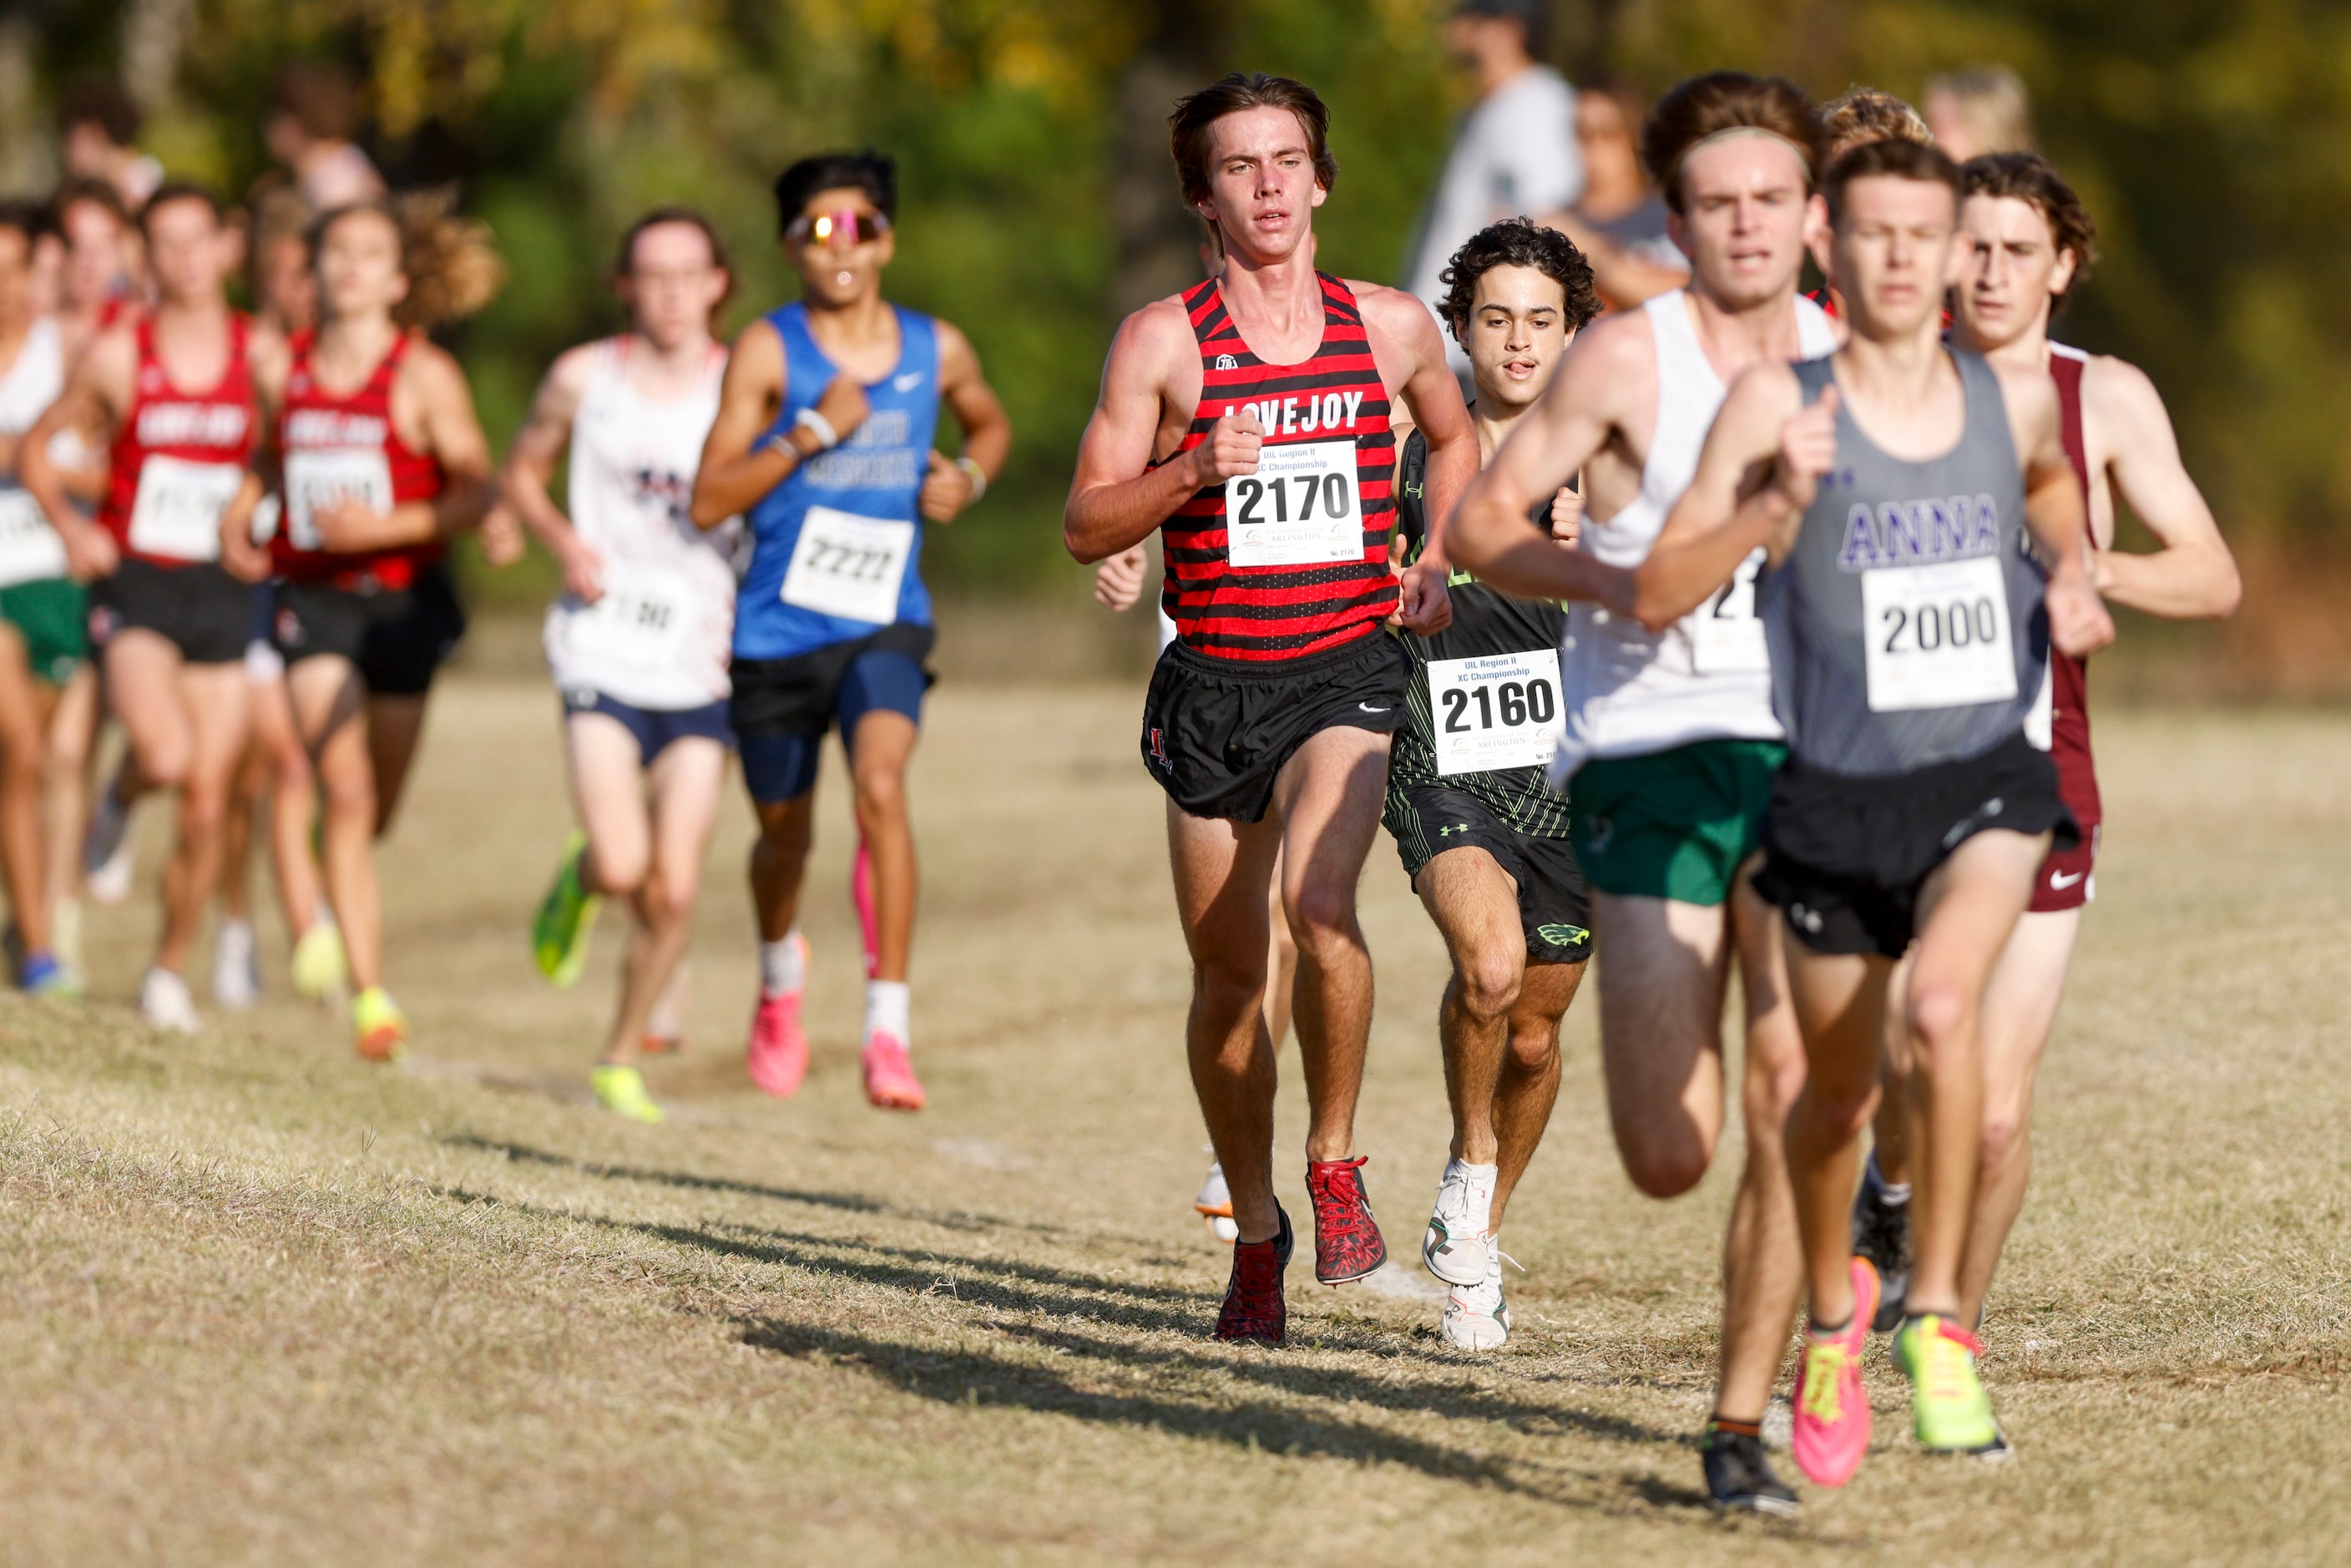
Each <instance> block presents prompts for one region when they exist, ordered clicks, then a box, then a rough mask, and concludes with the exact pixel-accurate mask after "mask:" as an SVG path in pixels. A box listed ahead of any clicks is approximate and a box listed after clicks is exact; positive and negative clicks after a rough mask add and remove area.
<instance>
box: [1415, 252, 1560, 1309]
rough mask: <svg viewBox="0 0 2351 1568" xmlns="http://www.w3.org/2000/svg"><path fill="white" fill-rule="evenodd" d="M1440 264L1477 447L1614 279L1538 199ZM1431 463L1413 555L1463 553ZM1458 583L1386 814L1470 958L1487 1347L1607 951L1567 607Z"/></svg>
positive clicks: (1549, 500)
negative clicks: (1599, 920)
mask: <svg viewBox="0 0 2351 1568" xmlns="http://www.w3.org/2000/svg"><path fill="white" fill-rule="evenodd" d="M1441 280H1442V282H1443V283H1444V285H1445V287H1446V295H1445V298H1444V300H1443V301H1442V305H1443V313H1444V315H1445V318H1446V320H1447V324H1448V325H1449V326H1450V327H1451V329H1452V330H1453V335H1454V337H1455V338H1456V339H1457V340H1459V342H1460V344H1461V347H1462V349H1463V350H1464V352H1465V353H1466V355H1467V357H1468V361H1469V375H1470V382H1471V385H1472V386H1473V387H1474V388H1475V389H1476V391H1477V394H1478V398H1477V402H1475V403H1474V404H1473V405H1472V406H1471V412H1472V413H1473V414H1474V415H1475V416H1476V419H1477V429H1478V448H1479V452H1480V454H1482V455H1489V456H1490V455H1492V453H1493V452H1494V450H1495V448H1497V447H1498V446H1499V445H1500V444H1501V443H1502V440H1503V438H1504V437H1505V436H1506V435H1507V434H1509V433H1510V427H1511V426H1512V425H1513V424H1514V423H1517V421H1518V420H1520V418H1522V417H1523V416H1524V415H1525V414H1526V413H1527V411H1528V410H1529V409H1531V408H1532V407H1533V406H1534V404H1535V401H1536V400H1537V399H1538V398H1540V397H1541V396H1542V392H1543V389H1544V388H1545V387H1546V386H1548V385H1549V384H1550V383H1551V379H1552V374H1553V373H1554V372H1556V371H1558V369H1559V361H1560V357H1561V355H1562V354H1563V353H1564V352H1565V351H1566V350H1567V345H1568V343H1569V341H1570V340H1572V339H1573V337H1574V336H1575V334H1576V333H1577V332H1578V331H1580V330H1582V329H1583V326H1584V324H1585V323H1586V322H1588V321H1590V320H1591V319H1593V317H1594V316H1596V315H1598V314H1599V312H1600V296H1599V294H1598V292H1597V288H1596V286H1595V285H1594V283H1593V275H1592V267H1591V266H1590V265H1589V264H1588V263H1587V262H1585V260H1584V259H1583V255H1582V253H1581V252H1579V251H1578V250H1577V249H1576V248H1575V246H1573V244H1572V243H1570V242H1569V240H1568V238H1567V236H1566V235H1563V234H1561V233H1560V232H1559V231H1558V230H1556V229H1550V228H1539V227H1537V226H1536V225H1533V224H1531V223H1530V222H1528V221H1527V220H1526V219H1524V218H1505V219H1504V220H1503V221H1501V222H1500V223H1498V224H1493V225H1489V226H1488V227H1486V228H1483V229H1480V230H1479V232H1478V233H1476V234H1474V235H1470V236H1469V238H1468V240H1467V241H1465V242H1464V243H1463V245H1462V246H1461V248H1460V249H1459V250H1458V251H1455V252H1454V253H1453V256H1452V258H1451V260H1450V261H1449V262H1448V264H1447V267H1445V270H1444V273H1443V277H1442V279H1441ZM1427 466H1428V444H1427V443H1426V441H1425V440H1423V439H1422V437H1421V434H1420V432H1418V431H1414V432H1413V433H1412V434H1410V435H1408V436H1406V437H1405V444H1404V453H1403V455H1402V457H1401V459H1400V460H1399V461H1398V463H1397V465H1396V533H1397V538H1398V543H1399V545H1400V546H1401V547H1402V549H1403V552H1404V559H1407V560H1410V559H1417V558H1418V557H1419V556H1421V555H1422V554H1423V552H1424V551H1425V550H1430V549H1433V550H1435V551H1437V553H1438V555H1439V557H1440V559H1441V556H1442V551H1443V545H1444V539H1443V529H1442V528H1437V529H1434V530H1432V529H1431V528H1430V527H1429V518H1428V516H1427V513H1426V509H1425V506H1424V502H1425V499H1426V493H1427V484H1426V469H1427ZM1582 517H1583V506H1582V503H1581V502H1580V501H1579V499H1578V498H1577V497H1576V495H1575V493H1574V492H1573V490H1564V489H1563V490H1561V491H1559V492H1558V493H1556V494H1555V495H1552V496H1549V497H1545V498H1543V499H1542V500H1541V501H1539V502H1537V503H1536V504H1535V505H1534V506H1533V507H1531V509H1530V512H1529V515H1528V524H1529V531H1530V532H1533V533H1535V534H1536V535H1537V536H1538V537H1542V536H1545V535H1548V536H1550V537H1552V538H1558V539H1562V540H1564V541H1567V542H1570V543H1572V542H1573V540H1574V538H1575V534H1576V529H1577V528H1578V526H1579V524H1580V522H1581V520H1582ZM1432 534H1434V536H1435V538H1433V539H1432ZM1447 586H1448V588H1449V589H1450V590H1451V593H1452V600H1453V623H1452V624H1451V625H1449V626H1447V628H1446V629H1445V630H1444V631H1443V632H1438V633H1437V634H1436V635H1435V636H1432V637H1409V638H1407V639H1405V651H1406V652H1407V653H1410V654H1411V655H1412V662H1413V673H1412V684H1411V685H1410V686H1409V687H1408V688H1407V689H1406V695H1405V722H1404V725H1403V727H1400V728H1399V729H1398V730H1397V731H1396V736H1395V747H1394V750H1393V752H1392V753H1391V755H1390V757H1389V759H1388V799H1387V809H1386V811H1385V813H1384V821H1385V824H1386V827H1387V830H1388V832H1389V834H1390V835H1391V836H1392V837H1394V838H1395V844H1396V852H1397V854H1398V855H1399V856H1400V857H1401V858H1402V859H1403V861H1404V869H1405V875H1407V876H1409V877H1410V878H1411V879H1412V885H1413V889H1414V891H1415V892H1416V893H1418V894H1420V902H1421V904H1422V906H1423V907H1424V908H1426V910H1427V911H1428V917H1429V919H1430V920H1432V921H1434V922H1435V923H1436V925H1437V931H1438V933H1439V934H1440V935H1442V936H1444V938H1445V946H1446V949H1447V952H1448V953H1449V954H1450V955H1451V956H1452V959H1453V977H1452V979H1451V980H1450V981H1449V982H1448V983H1447V986H1446V988H1445V998H1444V1000H1443V1002H1442V1003H1440V1004H1439V1006H1438V1009H1437V1040H1438V1046H1439V1050H1440V1051H1441V1052H1442V1054H1443V1057H1444V1061H1445V1089H1446V1102H1447V1109H1448V1110H1449V1111H1450V1112H1451V1113H1452V1118H1453V1141H1452V1146H1451V1148H1450V1150H1449V1151H1448V1154H1449V1156H1450V1157H1448V1158H1447V1161H1446V1163H1445V1172H1444V1175H1443V1176H1441V1177H1440V1178H1439V1180H1438V1183H1437V1203H1436V1207H1435V1211H1434V1212H1433V1213H1432V1214H1431V1215H1430V1216H1429V1220H1428V1228H1427V1229H1426V1232H1425V1233H1424V1234H1423V1237H1422V1239H1421V1249H1420V1255H1421V1260H1422V1261H1423V1262H1424V1263H1426V1265H1427V1267H1428V1270H1429V1272H1430V1273H1432V1274H1435V1275H1436V1276H1437V1278H1438V1279H1440V1280H1442V1281H1445V1282H1446V1283H1447V1284H1448V1285H1450V1286H1452V1287H1453V1289H1452V1291H1451V1292H1450V1293H1449V1294H1448V1295H1447V1298H1446V1302H1445V1311H1444V1312H1443V1314H1442V1315H1441V1316H1440V1318H1439V1319H1438V1322H1437V1332H1438V1333H1439V1334H1440V1335H1441V1336H1442V1337H1443V1338H1444V1340H1445V1342H1446V1343H1447V1344H1450V1345H1452V1346H1454V1347H1455V1348H1456V1349H1458V1350H1473V1351H1484V1350H1494V1349H1498V1348H1499V1347H1500V1346H1501V1345H1502V1344H1503V1343H1505V1342H1507V1341H1508V1340H1509V1338H1510V1307H1509V1305H1508V1303H1507V1302H1506V1301H1504V1300H1503V1294H1502V1262H1503V1255H1502V1246H1501V1229H1502V1216H1503V1213H1504V1211H1505V1210H1506V1209H1507V1208H1508V1207H1509V1205H1510V1194H1511V1193H1512V1191H1514V1190H1515V1189H1516V1188H1517V1186H1518V1185H1519V1178H1520V1176H1522V1175H1523V1174H1524V1173H1525V1171H1526V1168H1527V1162H1528V1161H1529V1160H1531V1159H1532V1158H1533V1157H1534V1152H1535V1146H1536V1145H1538V1144H1540V1143H1541V1142H1542V1135H1543V1129H1544V1128H1545V1127H1546V1126H1547V1125H1548V1124H1550V1121H1551V1112H1552V1104H1553V1103H1554V1102H1555V1101H1556V1100H1557V1099H1558V1097H1559V1076H1560V1067H1559V1024H1560V1019H1562V1018H1564V1017H1565V1016H1566V1014H1567V1009H1568V1007H1569V1005H1570V1004H1571V1003H1573V1001H1574V1000H1575V993H1576V991H1577V989H1578V988H1580V987H1581V986H1582V985H1583V974H1584V965H1585V963H1586V962H1587V961H1588V960H1589V959H1590V958H1591V956H1592V899H1591V894H1590V892H1589V890H1587V889H1586V887H1585V886H1584V881H1583V868H1582V867H1580V866H1578V865H1577V864H1576V863H1575V850H1574V847H1573V845H1572V844H1571V843H1570V842H1569V841H1568V800H1567V792H1566V791H1565V790H1563V789H1557V788H1555V787H1553V786H1552V783H1551V781H1550V780H1549V779H1548V778H1547V777H1546V773H1547V770H1548V769H1549V767H1550V764H1551V758H1552V751H1553V750H1554V749H1555V748H1556V747H1557V746H1558V744H1559V725H1560V682H1559V640H1560V636H1561V634H1562V632H1564V631H1565V630H1566V623H1567V610H1566V607H1565V606H1564V605H1562V604H1561V603H1559V602H1558V601H1555V600H1539V599H1514V598H1512V597H1510V595H1508V594H1504V593H1498V592H1496V591H1494V590H1493V589H1491V588H1489V587H1487V586H1486V585H1485V584H1484V583H1482V582H1479V580H1477V579H1476V578H1474V577H1472V576H1470V575H1469V573H1468V572H1466V571H1456V572H1454V573H1452V575H1451V580H1450V581H1449V582H1448V584H1447ZM1513 1261H1515V1260H1513Z"/></svg>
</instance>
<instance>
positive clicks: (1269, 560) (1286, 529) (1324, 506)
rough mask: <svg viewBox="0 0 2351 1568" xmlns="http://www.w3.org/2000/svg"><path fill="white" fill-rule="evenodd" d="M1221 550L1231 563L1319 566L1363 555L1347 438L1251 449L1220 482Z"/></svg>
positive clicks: (1361, 516) (1352, 453)
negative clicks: (1251, 466) (1248, 469)
mask: <svg viewBox="0 0 2351 1568" xmlns="http://www.w3.org/2000/svg"><path fill="white" fill-rule="evenodd" d="M1225 555H1226V559H1229V560H1230V561H1231V562H1232V563H1233V564H1234V565H1235V566H1319V565H1322V564H1325V563H1327V562H1330V561H1337V560H1361V559H1363V558H1364V508H1363V503H1362V500H1361V498H1360V497H1358V496H1357V495H1356V492H1355V444H1354V443H1353V441H1298V442H1292V443H1290V444H1288V445H1285V446H1267V447H1264V448H1261V449H1260V450H1259V453H1258V458H1257V472H1256V473H1254V474H1244V475H1240V476H1237V477H1234V478H1231V479H1228V480H1226V481H1225Z"/></svg>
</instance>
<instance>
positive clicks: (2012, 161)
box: [1959, 152, 2098, 310]
mask: <svg viewBox="0 0 2351 1568" xmlns="http://www.w3.org/2000/svg"><path fill="white" fill-rule="evenodd" d="M1959 180H1960V183H1961V184H1960V188H1961V190H1962V191H1963V193H1965V194H1967V195H1970V196H2013V197H2015V198H2016V199H2017V200H2018V201H2020V202H2025V203H2029V204H2031V205H2032V207H2033V208H2034V209H2035V210H2036V211H2038V212H2039V213H2040V214H2041V216H2042V218H2043V220H2044V221H2045V222H2046V223H2047V224H2048V225H2049V237H2050V239H2051V241H2052V242H2053V243H2054V244H2055V246H2057V248H2058V249H2059V250H2060V251H2071V252H2073V253H2074V276H2073V277H2072V278H2071V279H2069V280H2068V281H2067V283H2066V285H2065V289H2064V293H2062V294H2060V295H2058V296H2057V298H2056V299H2055V300H2054V301H2053V302H2052V304H2051V306H2050V308H2051V309H2052V310H2057V309H2062V308H2064V304H2065V301H2066V299H2067V298H2069V297H2070V296H2071V295H2072V294H2073V292H2074V289H2076V288H2079V287H2081V286H2082V284H2083V283H2084V281H2085V280H2086V279H2087V278H2088V277H2089V276H2090V268H2091V267H2093V266H2095V264H2096V262H2097V259H2098V225H2097V224H2096V223H2095V221H2094V220H2093V219H2092V218H2091V216H2090V209H2089V208H2087V207H2085V206H2084V205H2083V204H2082V198H2081V197H2080V196H2078V195H2076V194H2074V185H2073V183H2072V182H2071V181H2069V180H2067V179H2066V178H2065V176H2064V175H2063V174H2060V173H2059V172H2057V166H2056V165H2055V164H2053V163H2052V162H2049V160H2048V159H2046V158H2043V156H2042V155H2041V154H2040V153H2038V152H1987V153H1985V154H1983V155H1982V156H1981V157H1980V158H1970V159H1969V160H1968V161H1967V162H1965V163H1962V164H1960V165H1959Z"/></svg>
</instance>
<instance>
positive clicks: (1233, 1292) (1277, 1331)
mask: <svg viewBox="0 0 2351 1568" xmlns="http://www.w3.org/2000/svg"><path fill="white" fill-rule="evenodd" d="M1274 1213H1275V1214H1276V1215H1277V1216H1279V1217H1280V1220H1281V1228H1280V1230H1277V1231H1275V1232H1274V1234H1273V1235H1272V1237H1271V1238H1270V1239H1267V1240H1264V1241H1242V1242H1238V1243H1237V1244H1236V1245H1235V1246H1234V1248H1233V1275H1232V1281H1231V1282H1230V1283H1229V1284H1228V1285H1227V1286H1226V1287H1225V1304H1224V1307H1223V1309H1222V1310H1221V1311H1219V1312H1217V1338H1218V1339H1228V1340H1250V1341H1254V1342H1255V1343H1259V1344H1273V1345H1278V1344H1280V1343H1281V1342H1282V1340H1283V1339H1284V1338H1285V1337H1286V1336H1287V1335H1288V1333H1289V1332H1290V1307H1289V1304H1288V1303H1287V1302H1285V1301H1283V1300H1282V1297H1281V1273H1282V1270H1285V1269H1287V1268H1289V1267H1290V1248H1291V1247H1292V1245H1294V1239H1293V1237H1292V1235H1291V1232H1290V1216H1289V1215H1288V1214H1286V1213H1283V1212H1282V1210H1281V1209H1280V1207H1278V1206H1277V1207H1276V1208H1275V1209H1274Z"/></svg>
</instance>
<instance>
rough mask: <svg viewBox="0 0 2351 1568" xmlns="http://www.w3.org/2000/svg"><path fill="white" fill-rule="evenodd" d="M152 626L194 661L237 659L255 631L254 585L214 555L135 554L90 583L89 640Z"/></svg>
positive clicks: (100, 643)
mask: <svg viewBox="0 0 2351 1568" xmlns="http://www.w3.org/2000/svg"><path fill="white" fill-rule="evenodd" d="M116 632H154V633H155V634H156V635H157V636H159V637H162V638H163V639H164V640H165V641H167V642H169V643H171V644H172V646H173V647H174V648H177V649H178V650H179V651H180V657H181V658H182V659H184V660H185V661H187V662H188V663H189V664H242V663H244V661H245V644H246V641H247V639H248V638H249V637H250V636H251V635H252V632H253V585H252V584H250V583H245V582H239V581H238V580H236V579H235V578H233V577H231V576H230V575H229V574H228V572H227V570H225V569H224V568H223V567H221V566H220V565H219V564H218V563H217V562H214V561H208V560H204V561H192V562H190V563H189V564H188V565H186V566H158V565H156V564H155V563H154V562H153V561H147V560H137V559H132V558H131V557H130V556H125V557H123V558H122V560H121V562H120V564H119V565H118V566H116V567H115V569H114V570H113V571H112V572H110V573H109V574H108V575H107V576H105V577H101V578H99V580H97V581H96V582H94V583H92V584H90V589H89V640H90V643H91V645H92V646H94V647H97V648H100V649H103V648H104V647H105V646H106V644H107V643H109V642H110V640H111V639H112V638H113V636H114V634H115V633H116Z"/></svg>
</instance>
